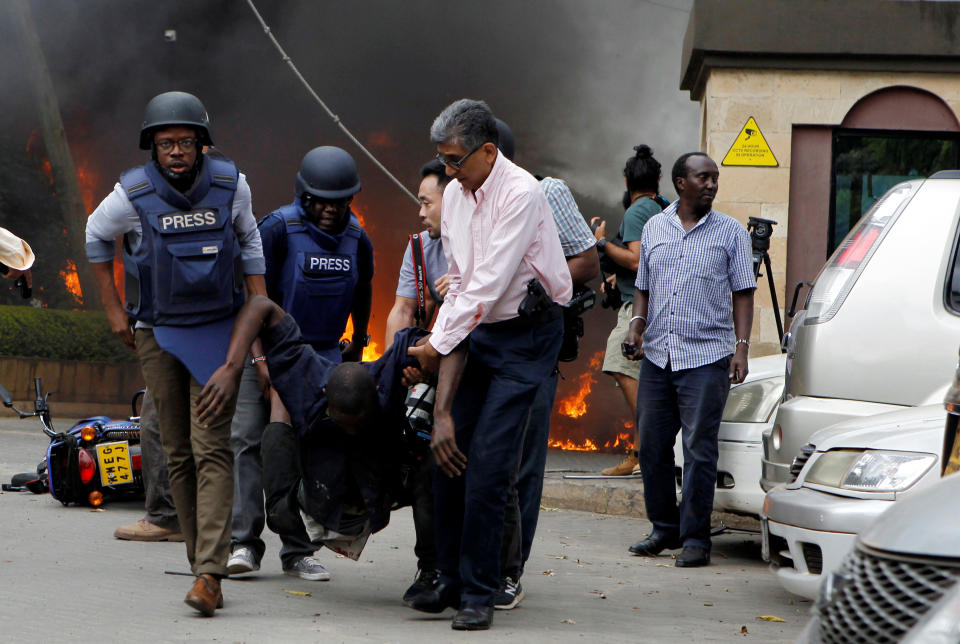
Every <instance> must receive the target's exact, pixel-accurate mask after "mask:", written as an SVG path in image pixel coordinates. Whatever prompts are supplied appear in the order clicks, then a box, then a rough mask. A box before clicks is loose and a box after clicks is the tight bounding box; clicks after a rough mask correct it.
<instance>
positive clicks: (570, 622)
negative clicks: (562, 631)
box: [560, 619, 576, 624]
mask: <svg viewBox="0 0 960 644" xmlns="http://www.w3.org/2000/svg"><path fill="white" fill-rule="evenodd" d="M560 623H561V624H576V622H575V621H573V620H572V619H565V620H563V621H562V622H560Z"/></svg>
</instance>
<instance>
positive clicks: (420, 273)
mask: <svg viewBox="0 0 960 644" xmlns="http://www.w3.org/2000/svg"><path fill="white" fill-rule="evenodd" d="M410 254H411V256H412V257H413V275H414V277H415V278H416V280H417V312H416V313H415V314H414V319H415V320H416V321H417V326H419V327H423V328H426V326H427V298H426V295H427V294H426V288H425V287H426V274H425V268H424V263H423V240H422V239H421V238H420V235H419V233H418V234H416V235H410Z"/></svg>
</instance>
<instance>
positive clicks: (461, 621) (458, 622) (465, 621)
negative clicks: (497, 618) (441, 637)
mask: <svg viewBox="0 0 960 644" xmlns="http://www.w3.org/2000/svg"><path fill="white" fill-rule="evenodd" d="M492 623H493V606H487V605H486V604H477V603H476V602H463V606H461V607H460V610H459V611H457V616H456V617H454V618H453V624H451V627H452V628H453V630H455V631H485V630H487V629H488V628H490V624H492Z"/></svg>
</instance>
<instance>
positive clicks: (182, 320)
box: [120, 156, 244, 326]
mask: <svg viewBox="0 0 960 644" xmlns="http://www.w3.org/2000/svg"><path fill="white" fill-rule="evenodd" d="M237 178H238V172H237V168H236V166H235V165H234V164H233V162H232V161H228V160H226V159H211V158H210V157H207V156H204V159H203V167H202V169H201V172H200V177H199V180H198V182H197V184H196V185H195V188H194V190H192V191H191V197H190V198H188V197H187V196H185V195H184V194H183V193H180V192H178V191H176V190H175V189H174V188H173V187H172V186H171V185H170V184H169V183H167V181H166V180H165V179H164V178H163V176H162V175H161V174H160V170H159V169H158V168H157V166H156V164H154V163H148V164H147V165H145V166H140V167H137V168H133V169H131V170H127V171H126V172H124V173H123V174H122V175H121V176H120V185H122V186H123V189H124V190H125V191H126V193H127V197H128V198H129V199H130V203H132V204H133V206H134V208H136V210H137V214H138V215H139V216H140V226H141V229H142V232H143V238H142V240H141V242H140V247H139V248H137V249H136V250H132V249H131V248H130V246H129V242H128V241H127V240H126V239H125V240H124V244H123V268H124V271H125V273H126V274H125V288H124V291H125V296H126V300H127V302H126V311H127V313H128V314H129V315H131V316H133V317H134V318H136V319H137V320H140V321H142V322H146V323H149V324H158V325H170V326H190V325H194V324H203V323H205V322H212V321H214V320H219V319H222V318H224V317H226V316H228V315H230V314H231V313H233V312H234V311H236V310H237V309H239V308H240V307H241V306H242V305H243V299H244V297H243V266H242V262H241V256H240V253H241V249H240V244H239V242H238V241H237V237H236V234H235V233H234V230H233V222H232V216H231V210H232V207H233V196H234V194H235V193H236V190H237Z"/></svg>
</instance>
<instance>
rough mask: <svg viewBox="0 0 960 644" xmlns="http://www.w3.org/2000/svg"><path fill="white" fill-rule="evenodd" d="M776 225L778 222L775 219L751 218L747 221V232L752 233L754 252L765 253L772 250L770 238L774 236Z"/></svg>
mask: <svg viewBox="0 0 960 644" xmlns="http://www.w3.org/2000/svg"><path fill="white" fill-rule="evenodd" d="M776 225H777V222H775V221H774V220H773V219H763V218H762V217H750V218H749V219H748V220H747V231H748V232H749V233H750V243H751V245H752V246H753V252H755V253H756V252H760V253H764V252H766V251H768V250H770V237H771V236H772V235H773V227H774V226H776Z"/></svg>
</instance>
